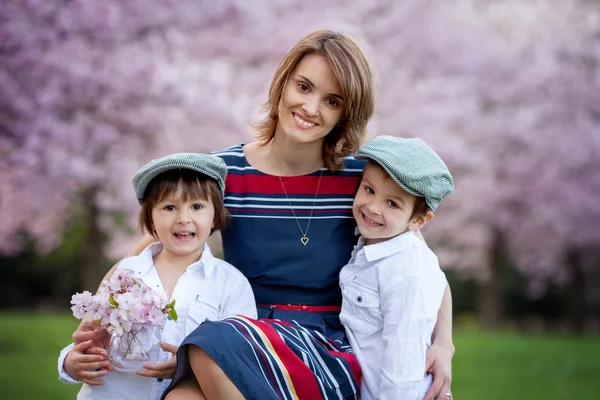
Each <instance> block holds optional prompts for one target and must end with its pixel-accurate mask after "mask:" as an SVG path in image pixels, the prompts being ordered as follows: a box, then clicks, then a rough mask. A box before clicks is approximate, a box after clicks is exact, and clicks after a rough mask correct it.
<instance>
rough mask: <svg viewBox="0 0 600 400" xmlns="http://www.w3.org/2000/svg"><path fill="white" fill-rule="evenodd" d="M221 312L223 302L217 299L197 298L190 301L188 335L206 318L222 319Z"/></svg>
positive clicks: (211, 319)
mask: <svg viewBox="0 0 600 400" xmlns="http://www.w3.org/2000/svg"><path fill="white" fill-rule="evenodd" d="M220 314H221V303H219V302H217V301H214V300H204V299H200V298H197V299H196V300H194V301H192V302H190V306H189V308H188V317H187V320H186V321H185V325H186V329H185V332H186V335H188V334H190V333H191V332H192V331H193V330H194V329H196V328H197V327H198V325H200V324H201V323H203V322H204V321H206V320H210V321H216V320H218V319H220Z"/></svg>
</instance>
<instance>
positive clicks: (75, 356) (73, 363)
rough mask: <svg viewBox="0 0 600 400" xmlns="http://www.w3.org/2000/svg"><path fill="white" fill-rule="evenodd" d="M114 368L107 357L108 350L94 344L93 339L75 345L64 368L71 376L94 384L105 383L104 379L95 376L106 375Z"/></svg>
mask: <svg viewBox="0 0 600 400" xmlns="http://www.w3.org/2000/svg"><path fill="white" fill-rule="evenodd" d="M84 352H86V354H84ZM112 369H113V367H112V365H111V364H110V361H108V360H107V358H106V350H104V349H102V348H99V347H96V346H93V342H92V340H88V341H86V342H82V343H79V344H77V345H76V346H75V347H73V349H71V351H70V352H69V354H67V357H66V358H65V363H64V370H65V372H66V373H67V374H69V376H70V377H71V378H73V379H76V380H78V381H81V382H84V383H87V384H88V385H92V386H99V385H103V384H104V381H102V380H95V378H100V377H102V376H104V375H106V374H107V373H108V371H112Z"/></svg>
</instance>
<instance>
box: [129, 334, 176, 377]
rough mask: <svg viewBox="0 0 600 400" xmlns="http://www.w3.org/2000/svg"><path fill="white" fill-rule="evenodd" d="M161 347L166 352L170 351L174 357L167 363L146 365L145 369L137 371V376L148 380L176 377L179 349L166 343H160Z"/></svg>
mask: <svg viewBox="0 0 600 400" xmlns="http://www.w3.org/2000/svg"><path fill="white" fill-rule="evenodd" d="M160 347H162V349H163V350H164V351H168V352H169V353H171V354H173V357H171V358H170V359H168V360H167V361H165V362H161V363H157V364H144V365H142V367H144V369H143V370H141V371H136V374H138V375H140V376H145V377H148V378H162V379H171V378H173V376H174V375H175V367H176V366H177V358H176V357H175V355H176V354H177V349H178V348H179V347H177V346H173V345H172V344H168V343H165V342H160Z"/></svg>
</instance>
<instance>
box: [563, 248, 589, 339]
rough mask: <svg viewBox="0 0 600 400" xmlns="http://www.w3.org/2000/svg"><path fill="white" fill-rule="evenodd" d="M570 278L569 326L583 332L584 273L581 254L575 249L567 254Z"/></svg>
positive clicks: (568, 299) (568, 296)
mask: <svg viewBox="0 0 600 400" xmlns="http://www.w3.org/2000/svg"><path fill="white" fill-rule="evenodd" d="M567 263H568V268H569V272H570V278H571V279H570V280H569V284H568V288H567V309H568V312H569V314H568V315H569V316H568V318H569V327H570V328H571V330H572V331H573V332H575V333H583V330H584V328H585V314H586V312H585V299H586V293H585V292H586V291H585V286H586V285H585V275H584V272H583V266H582V265H581V263H582V261H581V254H580V253H579V252H577V251H575V250H573V251H570V252H569V253H568V254H567Z"/></svg>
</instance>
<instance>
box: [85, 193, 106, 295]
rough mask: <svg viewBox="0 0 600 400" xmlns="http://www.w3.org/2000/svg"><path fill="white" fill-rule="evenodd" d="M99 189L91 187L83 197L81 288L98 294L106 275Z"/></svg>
mask: <svg viewBox="0 0 600 400" xmlns="http://www.w3.org/2000/svg"><path fill="white" fill-rule="evenodd" d="M96 193H97V188H95V187H91V188H88V189H86V190H85V191H84V193H83V195H82V201H83V207H84V221H85V231H84V238H83V247H84V251H83V264H82V265H81V275H80V276H81V288H82V289H83V290H89V291H91V292H92V293H96V290H97V289H98V286H99V285H100V282H101V281H102V278H103V277H104V275H105V274H106V272H107V271H106V265H105V262H104V254H103V253H102V249H103V247H104V244H105V236H104V234H103V232H102V231H101V230H100V227H99V226H98V220H99V216H100V210H99V209H98V206H97V205H96Z"/></svg>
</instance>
